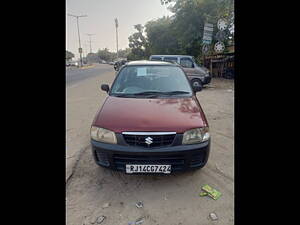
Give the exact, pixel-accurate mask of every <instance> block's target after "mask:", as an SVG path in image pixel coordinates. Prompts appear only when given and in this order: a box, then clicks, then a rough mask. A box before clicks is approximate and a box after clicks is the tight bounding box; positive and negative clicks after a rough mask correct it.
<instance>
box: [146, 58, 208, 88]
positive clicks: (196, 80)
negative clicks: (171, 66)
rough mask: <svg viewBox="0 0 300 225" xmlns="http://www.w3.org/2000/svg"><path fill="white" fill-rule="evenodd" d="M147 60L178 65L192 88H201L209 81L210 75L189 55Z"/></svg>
mask: <svg viewBox="0 0 300 225" xmlns="http://www.w3.org/2000/svg"><path fill="white" fill-rule="evenodd" d="M149 60H152V61H167V62H173V63H178V64H179V65H181V67H182V68H183V70H184V72H185V73H186V75H187V76H188V78H189V80H190V82H191V84H192V86H203V85H205V84H209V83H210V81H211V74H210V72H209V70H208V69H207V68H205V67H201V66H199V65H198V64H197V63H196V62H195V59H194V57H193V56H189V55H151V56H150V58H149Z"/></svg>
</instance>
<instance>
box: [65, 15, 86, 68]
mask: <svg viewBox="0 0 300 225" xmlns="http://www.w3.org/2000/svg"><path fill="white" fill-rule="evenodd" d="M68 16H72V17H75V18H76V19H77V30H78V40H79V49H78V51H79V55H80V66H82V48H81V43H80V33H79V22H78V19H79V18H80V17H87V15H81V16H77V15H72V14H68Z"/></svg>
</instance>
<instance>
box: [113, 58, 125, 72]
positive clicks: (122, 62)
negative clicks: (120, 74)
mask: <svg viewBox="0 0 300 225" xmlns="http://www.w3.org/2000/svg"><path fill="white" fill-rule="evenodd" d="M125 63H127V60H125V59H123V60H119V61H116V62H115V64H114V69H115V70H116V71H118V70H119V69H120V67H121V66H123V65H125Z"/></svg>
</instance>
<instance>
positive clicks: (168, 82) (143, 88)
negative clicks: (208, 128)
mask: <svg viewBox="0 0 300 225" xmlns="http://www.w3.org/2000/svg"><path fill="white" fill-rule="evenodd" d="M110 94H111V95H114V96H119V97H137V96H144V97H157V96H170V95H176V96H178V95H181V96H187V95H188V96H191V95H192V90H191V87H190V84H189V82H188V79H187V78H186V76H185V74H184V72H183V71H182V70H181V69H180V68H179V67H176V66H127V67H125V68H124V69H122V70H121V72H120V73H119V75H118V77H117V78H116V80H115V82H114V84H113V86H112V88H111V92H110Z"/></svg>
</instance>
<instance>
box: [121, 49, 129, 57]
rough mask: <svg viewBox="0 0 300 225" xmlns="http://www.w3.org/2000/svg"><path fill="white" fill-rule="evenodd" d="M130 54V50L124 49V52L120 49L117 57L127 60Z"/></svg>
mask: <svg viewBox="0 0 300 225" xmlns="http://www.w3.org/2000/svg"><path fill="white" fill-rule="evenodd" d="M130 53H131V49H130V48H126V49H124V50H122V49H120V50H119V57H120V58H127V57H128V55H129V54H130Z"/></svg>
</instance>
